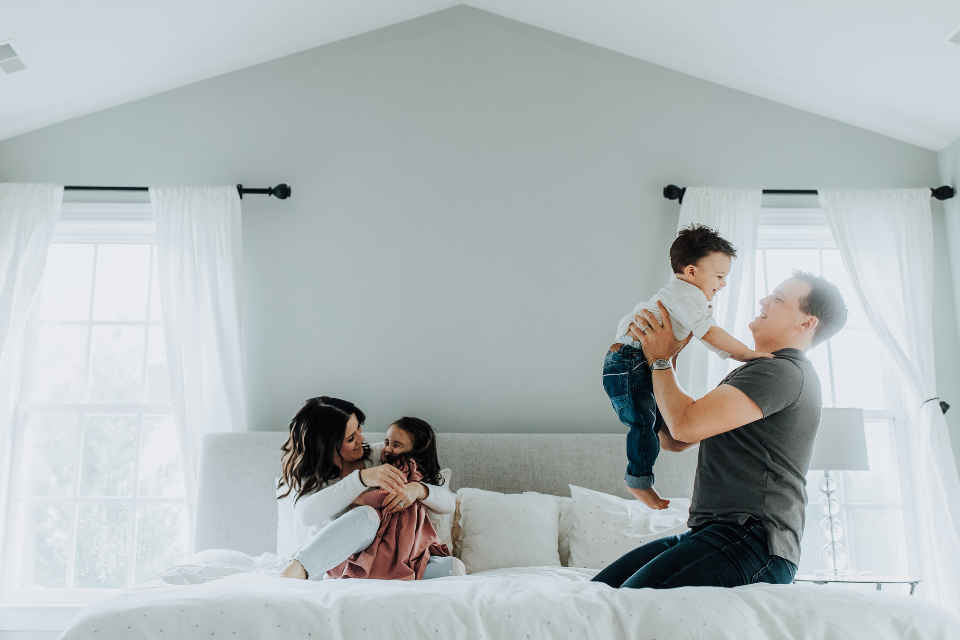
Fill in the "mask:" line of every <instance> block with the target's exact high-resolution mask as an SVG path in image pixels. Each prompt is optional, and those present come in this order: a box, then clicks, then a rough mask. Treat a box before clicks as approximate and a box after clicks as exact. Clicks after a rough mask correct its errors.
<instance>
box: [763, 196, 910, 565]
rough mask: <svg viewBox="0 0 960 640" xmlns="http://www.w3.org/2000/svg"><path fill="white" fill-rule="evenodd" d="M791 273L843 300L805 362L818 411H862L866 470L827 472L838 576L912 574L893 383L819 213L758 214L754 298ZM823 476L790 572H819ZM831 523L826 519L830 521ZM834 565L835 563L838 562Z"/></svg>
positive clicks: (813, 482) (812, 477)
mask: <svg viewBox="0 0 960 640" xmlns="http://www.w3.org/2000/svg"><path fill="white" fill-rule="evenodd" d="M793 269H800V270H802V271H809V272H812V273H814V274H816V275H822V276H823V277H825V278H826V279H827V280H829V281H830V282H833V283H834V284H836V285H837V286H838V287H839V288H840V290H841V292H842V293H843V297H844V300H845V301H846V303H847V308H848V309H849V311H850V315H849V318H848V320H847V324H846V326H845V327H844V328H843V330H841V331H840V332H839V333H838V334H837V335H836V336H834V337H833V338H832V339H830V340H828V341H827V342H826V343H824V344H821V345H819V346H817V347H814V348H813V349H811V350H810V351H809V352H808V354H807V356H808V357H809V358H810V360H811V361H812V362H813V364H814V366H815V367H816V369H817V373H818V374H819V375H820V382H821V384H822V386H823V404H824V406H826V407H857V408H862V409H864V410H865V413H864V416H865V422H866V424H865V430H866V438H867V451H868V455H869V464H870V470H869V471H834V472H831V476H832V477H834V478H835V479H836V481H837V484H838V488H837V492H836V493H835V494H834V495H835V496H836V497H837V498H838V499H839V502H840V515H839V520H840V526H841V527H842V534H841V538H840V539H839V540H838V542H840V543H841V544H843V546H844V547H845V548H846V551H847V559H846V564H845V566H841V567H839V568H841V569H847V570H853V571H857V572H868V573H873V574H877V575H890V576H906V575H908V574H913V575H916V571H913V570H915V569H916V568H917V567H918V559H917V558H916V557H915V555H914V554H913V552H912V551H911V550H912V548H913V545H911V544H908V540H909V539H911V538H912V529H911V525H910V523H911V521H912V519H911V517H910V505H909V501H907V502H905V501H904V499H903V496H905V495H909V491H908V487H907V486H906V484H905V483H906V482H908V478H907V475H908V474H906V473H905V472H903V470H905V465H906V464H907V460H906V456H905V455H904V456H900V455H899V451H901V450H903V451H905V448H903V447H901V446H900V436H901V434H902V432H903V430H904V429H905V424H906V422H905V415H904V413H903V411H902V409H901V394H900V385H899V381H898V379H897V378H898V376H897V374H896V372H895V370H894V368H893V366H892V365H891V364H890V363H889V362H888V361H887V360H886V358H885V357H884V356H883V354H882V353H881V350H880V345H879V342H878V341H877V338H876V336H875V335H874V333H873V330H872V329H871V328H870V326H869V324H868V323H867V319H866V316H865V315H864V312H863V309H862V308H861V307H860V304H859V302H858V301H857V298H856V293H855V292H854V289H853V286H852V284H851V283H850V280H849V278H848V277H847V273H846V270H845V269H844V266H843V262H842V260H841V258H840V252H839V251H838V250H837V249H836V245H835V244H834V241H833V237H832V235H831V233H830V229H829V227H828V225H827V221H826V218H825V216H824V215H823V212H822V211H821V210H819V209H764V210H763V211H762V214H761V225H760V233H759V239H758V250H757V270H756V289H757V297H758V299H759V298H761V297H763V296H765V295H767V294H768V293H769V292H770V291H771V290H772V289H773V288H774V287H776V286H777V285H778V284H779V283H780V282H782V281H783V280H785V279H787V278H788V277H790V275H791V272H792V270H793ZM822 477H823V472H822V471H811V472H810V473H809V474H808V475H807V493H808V504H807V511H806V525H805V530H804V534H803V541H802V555H801V560H800V567H799V571H798V573H801V574H812V573H814V572H815V571H816V570H819V569H827V568H828V565H827V564H825V562H824V560H823V559H822V557H821V554H822V552H823V548H824V545H825V544H826V536H828V535H829V533H828V531H827V530H826V529H824V531H823V534H821V522H822V520H823V519H824V513H825V512H824V513H821V509H820V506H819V501H820V498H821V496H822V495H823V494H822V493H821V492H820V490H819V488H818V483H819V481H820V478H822ZM836 517H837V516H835V518H836ZM838 564H839V563H838Z"/></svg>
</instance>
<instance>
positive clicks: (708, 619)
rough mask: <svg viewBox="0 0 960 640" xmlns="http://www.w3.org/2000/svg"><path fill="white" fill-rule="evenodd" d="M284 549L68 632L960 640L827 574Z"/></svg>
mask: <svg viewBox="0 0 960 640" xmlns="http://www.w3.org/2000/svg"><path fill="white" fill-rule="evenodd" d="M283 562H284V561H283V560H282V559H280V558H278V557H277V556H275V555H273V554H263V555H261V556H258V557H256V558H252V557H250V556H248V555H246V554H243V553H240V552H233V551H207V552H202V553H199V554H196V555H195V556H192V557H191V558H189V559H187V560H185V564H184V565H181V566H177V567H171V568H169V569H167V570H166V571H163V572H162V573H160V574H158V575H157V576H155V577H154V578H152V579H150V580H148V581H147V582H145V583H144V584H142V585H140V586H139V587H136V588H134V589H130V590H128V591H126V592H124V593H123V594H121V595H119V596H116V597H114V598H110V599H108V600H104V601H102V602H99V603H96V604H94V605H91V606H89V607H87V608H86V609H84V610H83V611H82V612H81V614H80V615H79V616H78V617H77V618H76V619H75V620H74V622H73V623H72V624H71V626H70V627H69V628H68V629H67V630H66V631H65V632H64V634H63V636H61V638H68V639H70V640H95V639H96V640H104V639H108V640H109V639H113V638H142V639H150V640H154V639H156V640H170V639H171V638H178V639H179V638H211V639H214V638H220V639H222V638H229V639H237V640H246V639H250V640H253V639H273V638H276V639H278V640H279V639H281V638H282V639H284V640H287V639H290V638H304V639H307V640H321V639H327V638H338V639H344V640H353V639H357V640H359V639H364V638H379V639H381V640H389V639H391V638H439V639H444V640H446V639H451V638H457V639H460V638H464V639H466V638H476V639H480V638H484V639H488V640H499V639H507V638H527V637H529V638H531V639H534V638H551V639H568V638H569V639H570V640H574V639H576V640H582V639H584V638H598V639H601V638H602V639H604V640H607V639H610V638H637V639H640V638H643V639H647V638H670V639H679V638H710V639H722V638H729V639H731V640H753V639H761V638H763V639H767V638H777V639H783V640H791V639H797V640H799V639H810V640H813V639H817V640H824V639H832V638H836V639H840V638H843V639H848V638H871V639H872V640H884V639H887V638H889V639H890V640H905V639H910V638H923V639H939V638H945V639H946V638H950V639H953V638H960V619H957V618H956V617H954V616H952V615H951V614H949V613H947V612H946V611H945V610H943V609H940V608H938V607H936V606H934V605H931V604H929V603H927V602H925V601H923V600H920V599H918V598H911V597H908V596H900V595H892V594H884V593H877V592H872V591H854V590H850V589H841V588H832V587H829V586H826V587H824V586H817V585H753V586H747V587H738V588H735V589H720V588H707V587H686V588H681V589H671V590H663V591H655V590H651V589H642V590H631V589H620V590H617V589H611V588H609V587H607V586H605V585H601V584H598V583H592V582H590V581H589V579H590V578H591V577H592V576H593V575H594V574H595V572H594V571H592V570H588V569H574V568H562V567H527V568H522V569H499V570H496V571H486V572H481V573H477V574H473V575H470V576H465V577H449V578H439V579H435V580H423V581H417V582H399V581H377V580H324V581H319V582H311V581H301V580H288V579H282V578H276V577H273V576H274V574H275V573H276V572H277V571H278V570H279V569H280V567H281V566H282V564H283Z"/></svg>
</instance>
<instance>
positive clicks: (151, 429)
mask: <svg viewBox="0 0 960 640" xmlns="http://www.w3.org/2000/svg"><path fill="white" fill-rule="evenodd" d="M183 486H184V485H183V466H182V465H181V463H180V440H179V438H178V437H177V430H176V427H175V426H174V423H173V418H172V417H171V416H144V417H143V445H142V446H141V448H140V496H141V497H144V498H182V497H183V495H184V488H183Z"/></svg>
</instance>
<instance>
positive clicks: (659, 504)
mask: <svg viewBox="0 0 960 640" xmlns="http://www.w3.org/2000/svg"><path fill="white" fill-rule="evenodd" d="M627 491H629V492H630V493H631V494H633V497H635V498H636V499H637V500H639V501H640V502H642V503H643V504H645V505H647V506H648V507H650V508H651V509H666V508H667V507H669V506H670V501H669V500H666V499H665V498H661V497H660V494H659V493H657V490H656V489H654V488H653V487H650V488H649V489H634V488H633V487H627ZM298 564H299V563H298Z"/></svg>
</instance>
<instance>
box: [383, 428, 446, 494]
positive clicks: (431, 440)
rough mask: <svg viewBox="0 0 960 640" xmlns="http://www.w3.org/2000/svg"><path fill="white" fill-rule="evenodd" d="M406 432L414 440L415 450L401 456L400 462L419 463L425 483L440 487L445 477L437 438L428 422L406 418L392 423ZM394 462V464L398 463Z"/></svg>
mask: <svg viewBox="0 0 960 640" xmlns="http://www.w3.org/2000/svg"><path fill="white" fill-rule="evenodd" d="M390 424H391V426H396V427H397V428H398V429H402V430H403V431H404V432H406V433H407V434H408V435H409V436H410V439H411V440H413V449H411V450H410V452H409V453H405V454H403V455H402V456H400V457H399V458H400V460H402V459H404V458H408V459H411V460H413V461H414V462H416V463H417V470H418V471H419V472H420V473H421V474H423V482H425V483H427V484H432V485H436V486H440V485H442V484H443V476H441V475H440V461H439V459H438V458H437V436H436V434H435V433H434V432H433V427H431V426H430V425H429V424H428V423H427V421H426V420H421V419H420V418H410V417H407V416H404V417H403V418H400V419H399V420H396V421H394V422H391V423H390ZM398 461H399V460H397V461H392V462H398Z"/></svg>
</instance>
